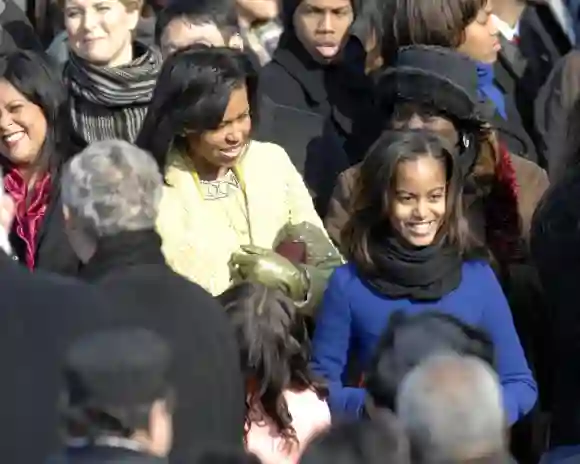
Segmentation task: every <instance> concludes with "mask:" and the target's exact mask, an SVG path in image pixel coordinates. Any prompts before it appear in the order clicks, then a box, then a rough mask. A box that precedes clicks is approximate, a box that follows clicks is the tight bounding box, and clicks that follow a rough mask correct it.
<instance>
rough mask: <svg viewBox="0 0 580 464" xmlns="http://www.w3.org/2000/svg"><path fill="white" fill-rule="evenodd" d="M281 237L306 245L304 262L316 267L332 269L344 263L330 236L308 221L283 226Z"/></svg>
mask: <svg viewBox="0 0 580 464" xmlns="http://www.w3.org/2000/svg"><path fill="white" fill-rule="evenodd" d="M281 238H283V239H284V240H286V241H288V240H290V241H292V242H300V243H304V244H305V245H306V255H307V256H306V263H305V264H307V265H309V266H314V267H317V268H330V269H334V268H335V267H337V266H340V265H341V264H344V260H343V259H342V256H341V255H340V253H339V252H338V250H337V249H336V247H335V246H334V245H333V244H332V242H331V240H330V238H328V236H327V235H326V234H325V233H324V232H323V231H322V230H321V229H320V228H319V227H316V226H315V225H313V224H311V223H309V222H301V223H299V224H288V225H287V226H286V227H284V229H283V231H282V234H281Z"/></svg>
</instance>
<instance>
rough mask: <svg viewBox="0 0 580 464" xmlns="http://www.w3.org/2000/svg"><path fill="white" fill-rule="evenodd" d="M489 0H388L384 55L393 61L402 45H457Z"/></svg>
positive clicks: (384, 13) (387, 59)
mask: <svg viewBox="0 0 580 464" xmlns="http://www.w3.org/2000/svg"><path fill="white" fill-rule="evenodd" d="M487 1H488V0H430V1H425V0H386V3H385V8H384V12H383V39H382V47H381V48H382V55H383V60H384V62H385V64H387V65H388V64H390V63H392V61H393V58H394V56H395V55H396V52H397V50H398V49H399V48H401V47H405V46H408V45H438V46H441V47H447V48H457V47H459V46H460V45H461V43H462V42H463V40H464V32H465V28H466V27H467V26H468V25H469V24H470V23H472V22H473V21H474V20H475V19H476V17H477V14H478V12H479V11H480V10H481V9H482V8H484V7H485V5H486V4H487Z"/></svg>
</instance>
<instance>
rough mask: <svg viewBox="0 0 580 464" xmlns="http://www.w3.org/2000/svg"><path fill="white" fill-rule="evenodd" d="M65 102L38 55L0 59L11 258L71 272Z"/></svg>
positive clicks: (1, 159) (0, 133) (0, 126)
mask: <svg viewBox="0 0 580 464" xmlns="http://www.w3.org/2000/svg"><path fill="white" fill-rule="evenodd" d="M64 101H65V100H64V90H63V88H62V87H61V84H60V79H59V76H58V74H56V73H55V71H53V69H52V68H51V67H50V65H49V64H48V63H47V62H46V61H45V59H44V58H43V57H42V56H40V55H37V54H35V53H32V52H28V51H17V52H15V53H12V54H10V55H5V56H3V57H2V58H1V59H0V155H1V156H0V164H1V165H2V170H3V176H4V189H5V191H6V194H8V195H10V196H11V197H12V199H13V200H14V203H15V206H16V217H15V219H14V225H13V227H12V231H11V233H10V244H11V246H12V250H13V254H14V258H15V259H18V260H19V261H20V262H21V263H22V264H23V265H25V266H27V267H28V268H29V269H31V270H34V269H38V268H41V269H45V270H49V271H53V272H57V273H62V274H75V273H76V272H77V270H78V267H79V264H78V260H77V258H76V257H75V255H74V253H73V252H72V249H71V248H70V246H69V244H68V240H67V237H66V235H65V232H64V227H63V216H62V207H61V206H60V192H59V181H58V178H59V171H60V167H61V165H62V163H63V161H64V156H65V155H66V153H67V150H66V149H65V141H66V138H65V137H66V135H65V134H64V121H63V119H62V118H61V114H62V104H63V102H64Z"/></svg>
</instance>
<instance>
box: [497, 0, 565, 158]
mask: <svg viewBox="0 0 580 464" xmlns="http://www.w3.org/2000/svg"><path fill="white" fill-rule="evenodd" d="M500 41H501V45H502V49H501V51H500V53H499V56H498V61H497V62H496V65H495V83H496V85H497V86H498V87H499V88H500V89H501V90H502V92H503V94H504V97H505V102H506V112H507V123H506V124H498V129H499V131H500V137H502V138H503V139H504V141H505V142H506V145H507V146H508V148H509V149H510V151H511V152H512V153H514V154H516V155H520V156H523V157H524V158H527V159H529V160H531V161H534V162H536V163H538V164H540V165H541V166H542V167H544V168H545V167H546V165H547V163H546V160H545V159H544V157H543V150H542V146H541V138H540V136H539V134H538V133H537V131H536V126H535V122H534V101H535V99H536V96H537V94H538V92H539V90H540V88H541V86H542V85H543V84H544V82H545V81H546V79H547V78H548V75H549V73H550V72H551V70H552V68H553V67H554V65H555V63H556V62H557V61H558V60H559V59H560V57H561V56H563V54H565V53H567V52H568V50H570V43H569V41H568V39H567V37H566V36H565V35H564V33H563V32H562V30H561V28H560V27H559V25H558V24H557V22H556V21H555V19H554V17H553V15H552V13H551V10H550V8H549V7H548V6H547V5H545V4H542V3H536V2H530V3H529V4H528V6H526V8H525V10H524V12H523V13H522V16H521V18H520V22H519V45H515V44H514V43H511V42H509V41H507V40H506V39H505V38H504V37H503V36H501V37H500ZM526 147H527V148H526Z"/></svg>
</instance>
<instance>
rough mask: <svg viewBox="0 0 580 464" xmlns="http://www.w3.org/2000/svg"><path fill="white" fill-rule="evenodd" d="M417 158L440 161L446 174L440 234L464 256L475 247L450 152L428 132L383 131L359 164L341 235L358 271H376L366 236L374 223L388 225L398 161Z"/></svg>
mask: <svg viewBox="0 0 580 464" xmlns="http://www.w3.org/2000/svg"><path fill="white" fill-rule="evenodd" d="M421 157H433V158H435V159H436V160H438V161H440V162H441V163H442V165H443V166H444V168H445V171H446V175H447V193H446V195H447V196H446V209H445V217H444V220H443V222H442V224H441V228H440V230H439V231H438V232H437V235H438V237H440V238H443V239H444V240H445V241H446V242H447V243H448V244H450V245H454V246H456V247H457V248H458V250H459V252H460V253H461V254H462V255H463V256H467V255H470V254H471V253H472V249H473V248H475V243H474V242H473V241H472V239H471V236H470V235H469V233H468V229H467V224H466V221H465V219H464V217H463V212H462V197H461V196H462V188H461V174H460V172H459V169H458V167H457V163H456V162H455V161H454V159H453V155H452V154H451V153H450V152H449V151H448V150H447V149H446V148H445V147H444V146H443V145H442V143H441V140H440V138H439V137H437V135H435V134H434V133H432V132H430V131H426V130H405V131H387V132H384V133H383V134H382V135H381V136H380V137H379V139H378V140H377V141H376V142H375V144H374V145H373V146H372V147H371V149H370V150H369V153H368V154H367V156H366V158H365V159H364V161H363V162H362V165H361V167H360V171H359V173H358V177H357V179H356V184H355V190H354V202H353V204H352V209H353V213H352V215H351V217H350V219H349V221H348V222H347V224H346V225H345V227H344V229H343V231H342V235H341V243H342V244H343V248H344V251H345V254H346V256H347V258H348V259H349V260H351V261H352V262H354V263H355V264H356V265H357V266H359V267H360V269H363V270H365V271H368V272H374V271H375V264H374V260H373V257H372V255H373V251H372V250H371V247H370V245H369V242H370V237H371V234H372V233H373V232H374V231H376V230H377V227H384V226H385V225H386V226H389V219H388V217H387V216H388V214H389V213H388V205H389V197H390V190H391V189H392V187H393V185H394V182H395V176H396V172H397V167H398V165H399V164H400V163H404V162H407V161H412V160H416V159H418V158H421Z"/></svg>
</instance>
